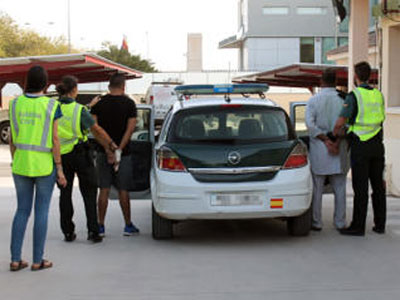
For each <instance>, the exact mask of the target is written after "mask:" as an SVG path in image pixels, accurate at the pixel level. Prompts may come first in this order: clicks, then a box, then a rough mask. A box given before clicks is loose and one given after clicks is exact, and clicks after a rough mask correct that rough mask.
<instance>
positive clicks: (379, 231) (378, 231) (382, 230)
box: [372, 226, 385, 234]
mask: <svg viewBox="0 0 400 300" xmlns="http://www.w3.org/2000/svg"><path fill="white" fill-rule="evenodd" d="M372 231H374V232H376V233H377V234H384V233H385V228H379V227H376V226H374V227H372Z"/></svg>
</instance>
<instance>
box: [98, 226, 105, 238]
mask: <svg viewBox="0 0 400 300" xmlns="http://www.w3.org/2000/svg"><path fill="white" fill-rule="evenodd" d="M105 235H106V229H105V228H104V225H101V224H99V236H100V237H105Z"/></svg>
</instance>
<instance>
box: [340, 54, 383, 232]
mask: <svg viewBox="0 0 400 300" xmlns="http://www.w3.org/2000/svg"><path fill="white" fill-rule="evenodd" d="M354 71H355V81H356V84H357V88H356V89H355V90H353V92H351V93H350V94H349V95H348V96H347V98H346V100H345V103H344V106H343V109H342V112H341V114H340V116H339V119H338V120H337V122H336V125H335V129H334V133H333V134H334V135H335V136H339V135H340V133H341V131H342V130H343V128H344V125H346V123H348V124H349V126H350V127H349V130H348V132H349V134H350V149H351V171H352V180H353V190H354V208H353V221H352V223H351V225H350V227H348V228H345V229H342V230H340V233H341V234H345V235H356V236H363V235H364V234H365V221H366V217H367V209H368V186H369V183H371V187H372V205H373V210H374V223H375V226H374V227H373V229H372V230H373V231H374V232H376V233H379V234H383V233H385V224H386V191H385V184H384V180H383V172H384V167H385V149H384V145H383V129H382V125H383V121H384V119H385V104H384V100H383V96H382V93H381V92H380V91H379V90H377V89H375V88H373V87H371V86H370V85H369V84H368V81H369V78H370V75H371V67H370V65H369V64H368V63H367V62H361V63H358V64H356V65H355V67H354Z"/></svg>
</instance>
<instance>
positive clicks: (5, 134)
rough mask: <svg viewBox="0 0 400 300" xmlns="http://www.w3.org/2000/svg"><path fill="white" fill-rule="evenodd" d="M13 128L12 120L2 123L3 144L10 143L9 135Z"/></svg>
mask: <svg viewBox="0 0 400 300" xmlns="http://www.w3.org/2000/svg"><path fill="white" fill-rule="evenodd" d="M10 132H11V128H10V122H9V121H5V122H3V123H1V124H0V141H1V142H2V143H3V144H8V143H9V136H10Z"/></svg>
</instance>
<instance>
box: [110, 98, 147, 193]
mask: <svg viewBox="0 0 400 300" xmlns="http://www.w3.org/2000/svg"><path fill="white" fill-rule="evenodd" d="M136 107H137V118H136V120H137V122H136V128H135V131H134V133H133V134H132V137H131V141H130V150H131V156H132V159H131V161H132V174H131V181H130V187H129V195H130V199H150V198H151V194H150V169H151V159H152V154H153V147H154V114H153V109H152V106H151V105H147V104H137V105H136ZM110 198H111V199H118V193H117V191H116V189H115V188H114V187H113V188H112V189H111V194H110Z"/></svg>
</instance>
